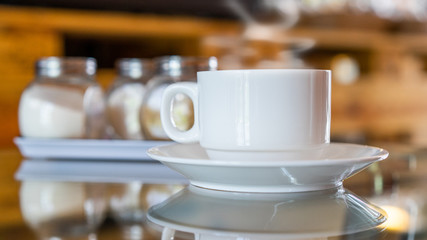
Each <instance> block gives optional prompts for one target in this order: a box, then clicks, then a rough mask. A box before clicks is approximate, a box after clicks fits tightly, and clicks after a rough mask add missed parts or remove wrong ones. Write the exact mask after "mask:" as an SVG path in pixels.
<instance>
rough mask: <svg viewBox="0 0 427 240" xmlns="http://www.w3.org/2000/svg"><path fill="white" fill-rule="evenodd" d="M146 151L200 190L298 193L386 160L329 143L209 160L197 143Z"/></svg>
mask: <svg viewBox="0 0 427 240" xmlns="http://www.w3.org/2000/svg"><path fill="white" fill-rule="evenodd" d="M147 153H148V155H149V156H150V157H151V158H153V159H156V160H159V161H161V162H162V163H163V164H165V165H167V166H168V167H170V168H172V169H174V170H175V171H177V172H179V173H181V174H183V175H184V176H185V177H187V178H188V179H189V180H190V183H191V184H193V185H195V186H199V187H202V188H208V189H215V190H223V191H233V192H301V191H314V190H321V189H327V188H333V187H337V186H341V185H342V181H343V180H344V179H346V178H348V177H350V176H352V175H354V174H356V173H358V172H359V171H361V170H363V169H364V168H366V167H368V166H369V165H370V164H372V163H374V162H376V161H380V160H383V159H385V158H387V156H388V152H387V151H386V150H384V149H381V148H376V147H369V146H362V145H355V144H345V143H331V144H329V145H326V146H325V147H323V148H322V149H321V151H319V150H316V151H315V152H314V153H313V154H308V153H307V152H306V151H301V155H300V156H301V157H299V156H298V154H296V153H293V154H292V158H285V159H283V160H278V159H274V160H269V159H264V160H262V161H247V160H245V159H234V160H219V159H215V160H213V159H210V158H209V157H208V155H207V154H206V151H205V150H204V149H203V148H202V147H200V145H199V144H170V145H164V146H159V147H154V148H150V149H149V150H148V152H147Z"/></svg>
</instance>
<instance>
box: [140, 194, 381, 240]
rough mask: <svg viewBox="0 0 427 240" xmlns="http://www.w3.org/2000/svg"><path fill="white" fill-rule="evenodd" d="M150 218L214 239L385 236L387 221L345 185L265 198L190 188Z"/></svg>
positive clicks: (154, 210)
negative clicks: (378, 233) (384, 225)
mask: <svg viewBox="0 0 427 240" xmlns="http://www.w3.org/2000/svg"><path fill="white" fill-rule="evenodd" d="M147 217H148V219H149V220H150V221H152V222H154V223H155V224H158V225H160V226H163V227H166V228H169V229H173V230H178V231H182V232H188V233H194V234H195V235H196V236H197V235H198V236H199V239H215V240H218V239H226V240H229V239H257V240H258V239H262V240H266V239H268V240H271V239H319V238H321V239H326V238H327V237H333V236H348V235H352V236H354V235H355V234H360V233H364V234H366V232H367V231H373V232H377V231H379V232H381V231H382V230H383V229H384V227H380V225H381V224H382V223H384V222H385V221H386V213H385V212H384V211H383V210H382V209H380V208H378V207H376V206H375V205H372V204H370V203H369V202H367V201H365V200H363V199H362V198H360V197H358V196H356V195H354V194H352V193H351V192H349V191H347V190H345V189H343V188H342V187H340V188H335V189H328V190H324V191H315V192H304V193H268V194H262V193H231V192H223V191H212V190H207V189H201V188H198V187H194V186H189V187H188V188H186V189H183V190H181V191H180V192H178V193H177V194H175V195H173V196H172V197H170V198H169V199H168V200H166V201H164V202H162V203H160V204H158V205H155V206H154V207H152V208H150V209H149V211H148V214H147ZM365 236H366V235H365ZM167 239H169V238H167ZM196 239H197V238H196ZM355 239H356V238H355ZM357 239H366V238H357Z"/></svg>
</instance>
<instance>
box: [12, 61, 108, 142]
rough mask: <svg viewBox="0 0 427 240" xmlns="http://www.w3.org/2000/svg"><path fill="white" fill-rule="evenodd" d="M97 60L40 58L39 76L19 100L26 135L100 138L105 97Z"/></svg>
mask: <svg viewBox="0 0 427 240" xmlns="http://www.w3.org/2000/svg"><path fill="white" fill-rule="evenodd" d="M95 73H96V60H95V59H92V58H74V57H73V58H58V57H48V58H43V59H40V60H39V61H37V64H36V78H35V79H34V80H33V82H32V83H31V84H30V85H29V86H28V87H27V88H26V89H25V90H24V92H23V93H22V96H21V100H20V103H19V113H18V114H19V129H20V132H21V135H22V136H24V137H40V138H100V137H101V136H102V134H103V130H104V109H105V104H104V96H103V91H102V89H101V87H100V86H99V85H98V84H97V83H96V81H95V78H94V76H95Z"/></svg>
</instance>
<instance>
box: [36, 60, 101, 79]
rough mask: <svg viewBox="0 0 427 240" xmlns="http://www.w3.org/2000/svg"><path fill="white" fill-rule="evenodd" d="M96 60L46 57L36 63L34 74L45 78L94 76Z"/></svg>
mask: <svg viewBox="0 0 427 240" xmlns="http://www.w3.org/2000/svg"><path fill="white" fill-rule="evenodd" d="M96 68H97V64H96V59H94V58H85V57H46V58H41V59H39V60H38V61H37V62H36V74H37V75H39V76H46V77H59V76H60V75H83V76H90V77H92V76H94V75H95V74H96Z"/></svg>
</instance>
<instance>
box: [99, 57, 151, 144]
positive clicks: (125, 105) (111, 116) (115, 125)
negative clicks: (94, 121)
mask: <svg viewBox="0 0 427 240" xmlns="http://www.w3.org/2000/svg"><path fill="white" fill-rule="evenodd" d="M116 69H117V75H118V76H117V77H116V78H115V79H114V81H113V84H112V85H111V87H110V88H109V90H108V92H107V117H108V122H109V130H111V133H110V135H111V136H112V137H113V138H120V139H131V140H141V139H143V135H142V131H141V126H140V121H139V112H140V108H141V105H142V100H143V97H144V93H145V85H144V83H146V82H147V80H148V79H149V78H150V77H151V76H152V73H153V68H152V64H151V61H150V60H147V59H136V58H126V59H119V60H118V61H117V63H116Z"/></svg>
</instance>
